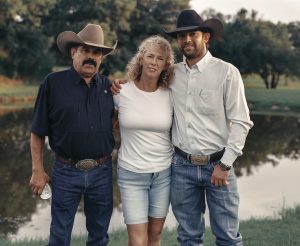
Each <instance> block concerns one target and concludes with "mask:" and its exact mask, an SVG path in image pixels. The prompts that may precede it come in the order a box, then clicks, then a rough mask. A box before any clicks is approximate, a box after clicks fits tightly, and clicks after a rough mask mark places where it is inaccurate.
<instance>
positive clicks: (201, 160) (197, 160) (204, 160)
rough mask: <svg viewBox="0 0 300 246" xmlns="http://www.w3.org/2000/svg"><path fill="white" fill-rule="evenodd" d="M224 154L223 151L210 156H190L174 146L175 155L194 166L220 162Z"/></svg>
mask: <svg viewBox="0 0 300 246" xmlns="http://www.w3.org/2000/svg"><path fill="white" fill-rule="evenodd" d="M224 152H225V149H222V150H221V151H218V152H215V153H213V154H211V155H191V154H188V153H186V152H184V151H183V150H181V149H179V148H178V147H176V146H175V153H176V154H178V155H180V156H181V157H183V158H184V159H186V160H188V161H190V162H191V163H192V164H194V165H207V164H208V163H209V162H216V161H218V160H220V159H221V158H222V156H223V154H224Z"/></svg>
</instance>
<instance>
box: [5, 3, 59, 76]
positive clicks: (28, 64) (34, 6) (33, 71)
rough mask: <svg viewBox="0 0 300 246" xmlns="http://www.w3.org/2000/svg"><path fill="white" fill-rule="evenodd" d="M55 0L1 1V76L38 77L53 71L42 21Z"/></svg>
mask: <svg viewBox="0 0 300 246" xmlns="http://www.w3.org/2000/svg"><path fill="white" fill-rule="evenodd" d="M54 3H55V0H35V1H29V0H11V1H9V0H0V6H1V7H0V16H1V18H0V35H1V41H0V58H1V62H0V72H1V73H3V74H6V75H8V76H11V77H20V76H22V77H35V76H39V75H41V74H43V73H45V72H46V71H50V69H51V67H52V63H51V54H49V53H48V50H49V42H48V39H47V38H46V37H45V35H43V33H42V32H41V17H42V16H44V15H46V14H47V13H48V11H49V9H51V7H52V6H53V4H54Z"/></svg>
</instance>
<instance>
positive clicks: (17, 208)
mask: <svg viewBox="0 0 300 246" xmlns="http://www.w3.org/2000/svg"><path fill="white" fill-rule="evenodd" d="M31 117H32V109H26V110H22V111H18V112H14V113H9V114H5V115H2V116H1V117H0V153H1V155H0V200H1V203H0V235H4V236H6V235H16V234H18V236H20V235H21V234H25V236H29V237H31V236H32V237H34V236H35V234H34V233H35V232H34V231H35V230H41V228H38V227H35V223H38V220H40V219H38V218H41V216H42V217H43V218H44V217H45V220H46V221H47V222H46V223H44V222H43V223H42V224H45V225H46V226H45V229H44V230H45V231H46V233H48V230H49V223H50V215H49V213H50V209H49V202H46V203H44V202H42V201H41V200H40V199H39V198H37V197H35V196H34V195H32V194H31V191H30V189H29V187H28V181H29V178H30V176H31V160H30V149H29V136H30V124H31ZM252 119H253V121H254V123H255V127H254V128H253V129H252V130H251V131H250V134H249V136H248V140H247V143H246V146H245V149H244V153H245V154H244V155H243V156H242V157H240V158H239V159H238V160H237V166H236V172H237V175H238V176H239V177H242V178H240V179H239V181H240V180H245V181H246V180H250V179H249V177H250V176H251V175H252V174H253V177H256V176H257V177H259V174H258V173H257V171H256V170H258V169H264V168H266V167H268V168H270V169H272V168H273V167H274V166H276V165H278V164H280V163H286V161H295V160H299V157H300V133H299V125H300V119H298V118H297V117H279V116H252ZM116 137H119V136H118V135H116ZM117 142H118V143H119V141H117ZM44 155H45V168H46V170H47V171H48V172H49V173H50V170H51V163H52V160H53V155H52V153H51V151H49V150H47V149H46V150H45V153H44ZM283 160H284V161H283ZM296 162H298V161H296ZM298 164H299V163H298ZM298 166H299V165H298ZM273 169H274V168H273ZM274 170H275V169H274ZM277 170H278V169H277ZM268 172H269V171H268ZM270 173H272V172H270ZM273 175H275V174H273ZM251 177H252V176H251ZM114 181H115V185H114V189H115V195H114V204H115V208H114V214H113V218H112V223H111V229H115V228H118V227H119V226H120V225H121V224H123V218H122V213H121V208H120V196H119V192H118V191H117V185H116V179H114ZM252 182H256V181H252ZM240 183H242V182H240ZM251 188H253V184H252V185H250V184H249V186H243V185H242V187H241V189H242V191H243V193H246V194H247V192H248V193H249V194H250V192H249V190H251ZM247 189H248V191H247ZM271 196H272V195H271ZM253 199H255V198H253ZM276 199H279V198H278V197H276ZM242 200H243V199H242ZM281 200H282V199H281ZM280 202H282V201H278V203H280ZM245 204H247V203H245ZM245 207H247V206H245ZM242 210H243V209H242ZM79 211H82V205H81V206H80V207H79ZM38 216H40V217H38ZM76 221H77V222H76ZM77 223H78V224H79V225H80V226H79V228H78V227H76V224H77ZM167 223H170V224H173V225H174V223H175V222H174V218H172V217H168V222H167ZM84 224H85V218H84V216H83V214H82V213H81V212H79V213H77V215H76V220H75V227H74V232H75V234H80V233H82V232H84V231H85V229H84V227H85V226H84ZM30 230H31V233H30ZM82 230H83V231H82ZM46 235H47V234H46ZM20 237H22V236H20Z"/></svg>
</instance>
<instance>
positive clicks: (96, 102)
mask: <svg viewBox="0 0 300 246" xmlns="http://www.w3.org/2000/svg"><path fill="white" fill-rule="evenodd" d="M110 84H111V83H110V81H109V79H108V78H107V77H105V76H100V75H98V74H97V75H95V76H94V78H93V79H92V82H91V85H90V87H88V86H87V84H86V83H85V81H84V80H83V79H82V78H81V77H80V75H79V74H78V73H77V72H76V71H75V70H74V68H73V67H72V68H71V69H69V70H65V71H61V72H56V73H51V74H49V75H48V76H47V77H46V78H45V80H44V81H43V83H42V84H41V85H40V88H39V92H38V96H37V99H36V103H35V108H34V117H33V122H32V128H31V131H32V132H33V133H35V134H36V135H38V136H41V137H44V136H48V137H49V144H50V147H51V149H52V150H53V151H55V152H56V153H57V154H58V155H60V156H63V157H65V158H72V159H87V158H90V159H97V158H100V157H102V156H105V155H110V154H111V152H112V150H113V147H114V138H113V133H112V116H113V113H114V105H113V98H112V95H111V93H110Z"/></svg>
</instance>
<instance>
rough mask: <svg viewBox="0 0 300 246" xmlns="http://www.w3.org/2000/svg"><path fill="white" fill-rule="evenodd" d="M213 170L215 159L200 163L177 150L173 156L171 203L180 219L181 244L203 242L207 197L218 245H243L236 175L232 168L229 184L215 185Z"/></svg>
mask: <svg viewBox="0 0 300 246" xmlns="http://www.w3.org/2000/svg"><path fill="white" fill-rule="evenodd" d="M213 170H214V163H208V164H207V165H203V166H196V165H193V164H191V163H190V162H189V161H188V160H185V159H184V158H182V157H181V156H179V155H178V154H176V153H175V154H174V156H173V161H172V179H171V180H172V181H171V205H172V209H173V213H174V215H175V217H176V219H177V221H178V223H179V226H178V229H177V233H178V237H177V239H178V241H179V243H180V245H181V246H196V245H203V235H204V231H205V222H204V213H205V198H206V202H207V206H208V209H209V215H210V224H211V229H212V232H213V234H214V235H215V236H216V245H220V246H221V245H222V246H225V245H230V246H237V245H239V246H240V245H243V243H242V237H241V234H240V233H239V220H238V206H239V195H238V191H237V184H236V176H235V174H234V171H233V170H231V171H230V175H229V177H228V182H229V184H228V185H227V186H222V187H218V186H214V185H212V184H211V181H210V179H211V175H212V173H213Z"/></svg>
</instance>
